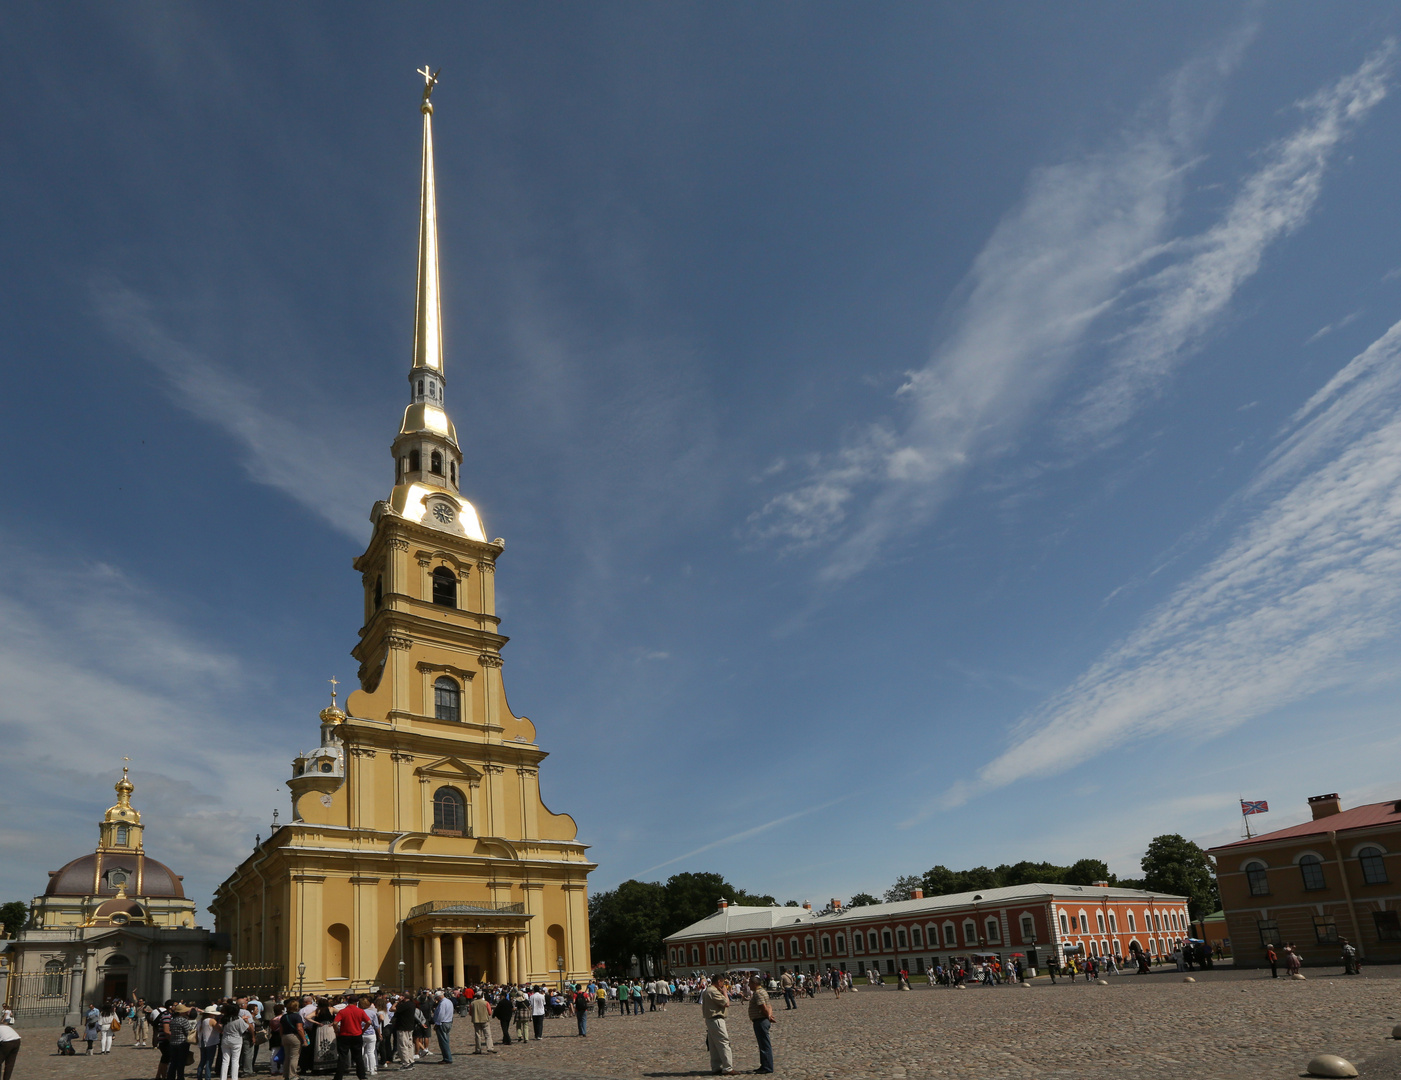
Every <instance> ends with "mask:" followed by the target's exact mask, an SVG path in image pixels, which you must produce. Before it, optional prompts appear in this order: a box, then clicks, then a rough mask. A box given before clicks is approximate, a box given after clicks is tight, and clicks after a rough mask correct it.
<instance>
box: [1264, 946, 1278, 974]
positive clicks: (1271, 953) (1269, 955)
mask: <svg viewBox="0 0 1401 1080" xmlns="http://www.w3.org/2000/svg"><path fill="white" fill-rule="evenodd" d="M1265 963H1267V964H1269V965H1270V978H1272V979H1278V978H1279V956H1278V955H1277V954H1276V953H1275V947H1274V946H1273V945H1266V946H1265Z"/></svg>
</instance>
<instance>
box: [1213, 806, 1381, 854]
mask: <svg viewBox="0 0 1401 1080" xmlns="http://www.w3.org/2000/svg"><path fill="white" fill-rule="evenodd" d="M1374 825H1401V800H1397V799H1391V800H1389V801H1387V802H1375V803H1368V804H1367V805H1366V806H1355V807H1353V808H1352V809H1351V810H1344V811H1342V812H1341V813H1337V814H1328V815H1327V816H1325V817H1321V818H1315V819H1314V820H1313V821H1305V822H1304V823H1302V824H1300V825H1291V826H1289V828H1287V829H1278V830H1276V831H1275V832H1269V833H1261V834H1260V835H1259V836H1255V837H1252V838H1251V839H1249V840H1237V841H1236V842H1235V843H1233V844H1221V845H1220V846H1219V847H1214V848H1211V849H1210V850H1211V851H1222V850H1224V849H1225V848H1235V847H1248V846H1250V845H1251V844H1263V843H1267V842H1269V841H1271V840H1288V839H1289V838H1290V837H1294V836H1320V835H1322V834H1324V833H1330V832H1346V831H1347V830H1349V829H1369V828H1371V827H1372V826H1374Z"/></svg>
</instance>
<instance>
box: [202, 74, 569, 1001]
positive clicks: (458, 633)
mask: <svg viewBox="0 0 1401 1080" xmlns="http://www.w3.org/2000/svg"><path fill="white" fill-rule="evenodd" d="M424 74H425V80H426V81H427V86H426V87H425V90H424V95H423V101H422V105H421V112H422V116H423V169H422V178H421V179H422V192H421V199H420V223H419V261H418V295H417V305H416V315H415V332H414V349H413V361H412V364H411V367H410V370H409V404H408V406H407V408H406V409H405V411H404V418H403V423H402V424H401V426H400V429H399V433H398V435H397V437H396V438H395V439H394V441H393V447H392V452H393V457H394V463H395V484H394V487H393V489H392V491H391V492H390V493H389V497H388V499H386V500H384V501H382V502H378V503H376V504H375V505H374V507H373V509H372V510H371V512H370V520H371V522H372V523H373V526H374V530H373V535H372V536H371V538H370V542H369V546H368V547H367V548H366V549H365V553H364V554H363V555H361V556H360V557H359V558H358V559H356V560H355V562H354V567H355V569H356V570H357V571H359V573H360V578H361V585H362V588H363V590H364V602H365V624H364V626H363V627H362V628H361V630H360V640H359V643H358V644H357V645H356V646H355V648H354V649H353V650H352V655H353V656H354V657H355V658H356V660H358V661H359V664H360V668H359V689H358V690H357V691H355V692H354V693H352V694H350V695H349V697H348V699H347V701H346V708H345V711H342V710H341V709H340V708H339V707H337V705H336V703H335V697H334V694H333V696H332V704H331V706H330V707H329V708H327V709H325V710H323V711H322V713H321V724H320V739H319V743H318V745H317V746H316V747H315V748H314V749H312V750H310V751H308V752H306V753H303V754H302V755H300V756H299V757H298V758H297V759H296V760H295V761H294V762H293V766H292V776H291V778H290V779H289V780H288V781H287V784H288V787H289V788H290V789H291V793H292V820H291V821H290V822H285V823H283V824H281V825H280V826H279V827H277V828H276V829H274V830H273V832H272V833H271V835H270V836H268V838H267V839H266V840H263V841H262V842H261V843H260V844H259V845H258V846H257V847H256V849H255V850H254V851H253V853H252V854H251V855H249V856H248V858H246V859H245V860H244V861H243V862H242V863H241V864H240V865H239V866H238V868H237V869H236V870H235V871H234V872H233V874H232V875H230V877H229V878H228V879H227V880H226V881H224V882H223V884H221V885H220V886H219V888H218V890H217V891H216V893H215V896H214V901H213V903H212V904H211V905H210V906H211V910H213V912H214V914H215V919H216V926H217V927H218V929H219V930H221V931H227V932H228V934H229V935H230V937H231V939H232V944H233V950H234V960H235V962H236V963H239V964H253V963H272V964H277V965H279V966H280V967H281V968H282V969H283V972H284V975H283V979H284V984H285V985H286V986H287V987H288V988H289V989H291V990H298V991H301V990H305V991H306V992H326V991H345V990H349V989H361V988H366V987H371V986H382V987H390V988H397V987H401V986H402V987H405V988H417V987H438V986H459V985H464V984H470V983H473V982H476V981H478V980H482V979H486V980H490V981H493V982H498V983H504V982H511V981H514V982H545V981H557V980H558V979H560V978H566V979H582V978H587V977H588V975H589V970H590V963H589V923H588V902H587V884H588V874H589V871H591V870H593V869H594V864H593V863H590V862H589V861H588V858H587V846H586V845H584V844H582V843H580V842H579V841H578V839H577V828H576V826H575V823H574V820H573V819H572V818H571V817H569V816H568V815H567V814H556V813H553V812H551V811H550V810H549V809H548V808H546V806H545V805H544V803H543V801H542V800H541V796H540V781H539V772H540V763H541V761H542V760H543V759H544V758H545V756H546V754H545V751H543V750H542V749H540V746H539V745H538V743H537V741H536V732H535V726H534V725H533V724H532V723H531V722H530V721H529V720H527V719H525V718H524V717H518V716H516V715H514V714H513V713H512V712H511V709H510V706H509V705H508V704H507V701H506V693H505V690H504V687H503V684H502V677H501V676H502V663H503V661H502V656H501V649H502V646H504V645H505V644H506V641H507V639H506V638H505V637H504V636H503V635H502V634H501V633H500V627H499V621H500V620H499V619H498V618H497V615H496V595H495V580H496V579H495V575H496V564H497V560H498V558H499V557H500V555H501V553H502V550H503V549H504V546H505V545H504V541H502V540H500V539H496V540H487V538H486V533H485V532H484V530H483V527H482V522H481V518H480V517H479V516H478V514H477V511H476V509H475V508H474V507H473V505H472V504H471V503H470V502H468V501H467V500H466V499H465V498H464V497H463V496H462V494H461V489H460V485H461V481H462V476H463V462H464V455H463V451H462V448H461V445H460V444H459V442H458V437H457V431H456V428H455V427H454V426H453V423H452V421H451V420H450V419H449V418H448V414H447V412H446V408H445V404H444V402H445V390H446V382H447V380H446V375H445V372H444V369H443V341H442V317H441V310H440V301H439V283H438V231H437V220H436V194H435V190H434V169H433V131H432V118H433V105H432V104H431V102H430V101H429V96H430V94H431V92H432V89H433V86H434V85H435V84H436V78H434V77H432V76H429V75H428V74H427V73H426V72H425V73H424ZM470 469H471V463H470V461H469V462H468V470H469V471H470Z"/></svg>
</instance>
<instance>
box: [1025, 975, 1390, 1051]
mask: <svg viewBox="0 0 1401 1080" xmlns="http://www.w3.org/2000/svg"><path fill="white" fill-rule="evenodd" d="M1021 985H1022V986H1025V987H1026V988H1027V989H1028V990H1030V989H1031V983H1029V982H1027V981H1026V980H1025V979H1023V980H1022V982H1021ZM1397 1030H1398V1031H1401V1028H1397ZM1396 1037H1397V1038H1398V1039H1401V1035H1398V1036H1396Z"/></svg>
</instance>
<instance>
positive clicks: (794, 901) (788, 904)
mask: <svg viewBox="0 0 1401 1080" xmlns="http://www.w3.org/2000/svg"><path fill="white" fill-rule="evenodd" d="M783 906H784V907H802V906H803V905H802V904H800V903H798V901H796V900H789V901H788V903H786V904H784V905H783Z"/></svg>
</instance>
